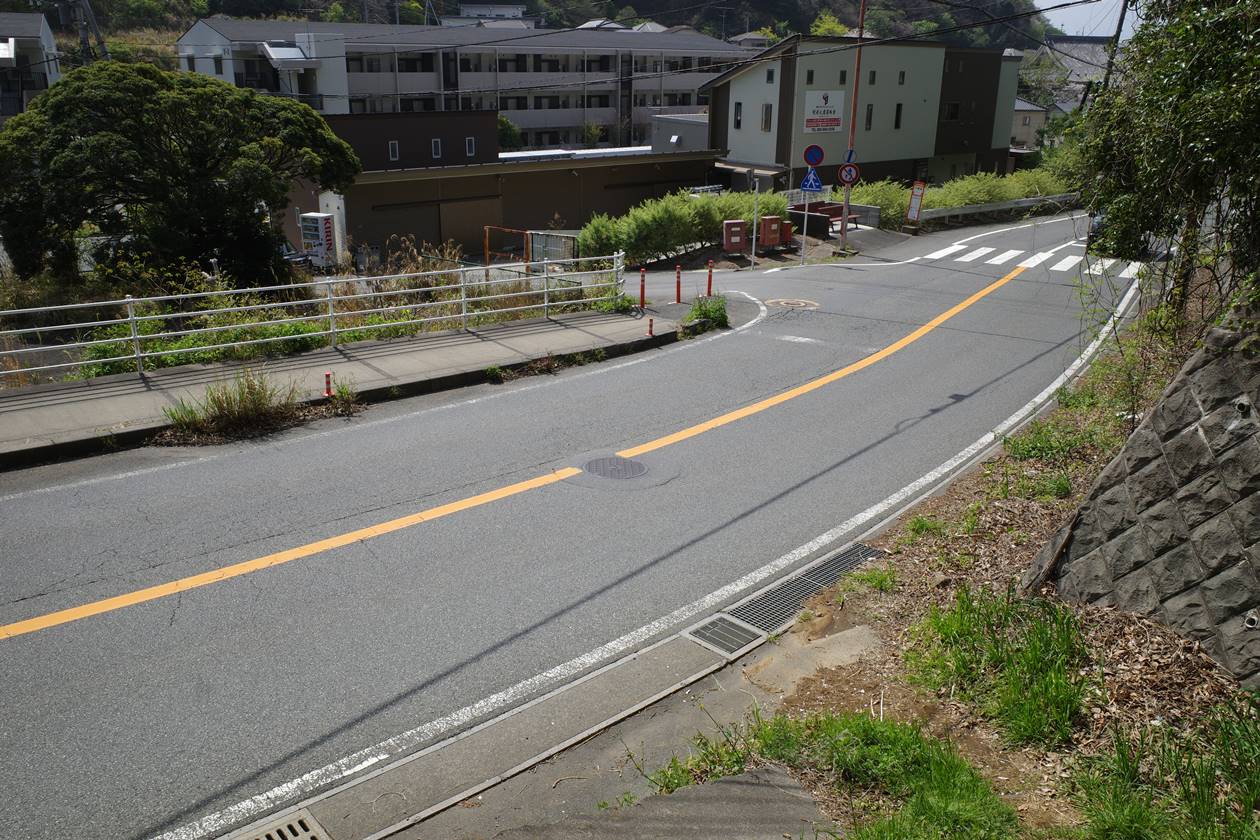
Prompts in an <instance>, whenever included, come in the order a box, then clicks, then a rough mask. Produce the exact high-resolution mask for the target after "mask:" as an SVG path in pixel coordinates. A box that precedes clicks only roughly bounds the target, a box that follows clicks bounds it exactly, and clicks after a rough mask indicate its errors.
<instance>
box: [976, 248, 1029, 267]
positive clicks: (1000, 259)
mask: <svg viewBox="0 0 1260 840" xmlns="http://www.w3.org/2000/svg"><path fill="white" fill-rule="evenodd" d="M1022 253H1024V252H1023V251H1003V252H1002V253H1000V254H998V255H997V256H996V257H994V258H993V259H991V260H985V261H984V264H985V265H1001V264H1002V263H1004V262H1007V261H1009V260H1010V259H1011V257H1018V256H1019V255H1020V254H1022Z"/></svg>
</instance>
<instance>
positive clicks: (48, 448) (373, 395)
mask: <svg viewBox="0 0 1260 840" xmlns="http://www.w3.org/2000/svg"><path fill="white" fill-rule="evenodd" d="M678 340H679V332H678V328H677V327H675V328H674V329H670V330H663V331H660V332H658V333H656V335H653V336H644V337H642V338H637V339H634V340H632V341H622V342H617V343H613V344H608V345H603V346H595V347H591V348H588V349H587V350H585V351H574V352H571V353H559V354H554V355H553V354H549V353H546V354H542V355H538V356H534V357H531V358H529V359H527V360H525V361H521V362H515V363H512V364H509V365H503V366H502V370H505V371H518V370H522V369H524V368H527V367H528V366H529V365H531V364H532V363H534V362H536V361H538V360H539V359H544V358H547V357H548V356H552V357H553V358H555V359H557V360H559V361H569V360H573V359H574V358H575V357H577V356H580V355H585V354H587V353H591V352H594V351H596V350H602V351H603V352H604V354H605V359H613V358H617V357H619V356H628V355H631V354H634V353H641V352H643V351H644V350H652V349H654V348H657V347H663V346H665V345H667V344H673V343H674V342H676V341H678ZM119 376H132V374H119ZM492 381H494V380H492V379H491V377H490V376H489V375H488V374H487V372H486V370H485V369H477V370H467V371H460V372H458V373H451V374H446V375H444V376H437V377H432V378H429V379H415V380H412V381H410V382H395V383H391V384H389V385H378V386H374V387H371V388H366V389H364V390H362V391H360V392H359V398H360V400H361V401H362V402H364V403H368V404H374V403H382V402H389V401H391V400H397V399H405V398H407V397H415V396H420V395H423V394H432V393H436V392H438V391H450V390H454V389H456V388H465V387H468V386H470V385H480V384H483V383H487V382H492ZM324 400H325V397H323V396H322V395H321V396H316V397H310V398H307V399H304V400H301V401H300V402H301V403H302V404H303V405H317V404H320V403H323V402H324ZM169 428H171V424H169V423H166V422H164V421H158V422H147V423H143V422H142V423H137V424H136V425H134V426H129V427H127V428H125V429H120V430H117V431H99V432H93V433H91V434H86V435H83V436H80V437H72V438H67V439H64V440H49V441H44V442H41V443H37V444H35V445H33V446H26V447H23V448H21V449H13V450H10V451H8V452H0V473H2V472H6V471H10V470H16V469H22V468H25V467H34V466H38V465H41V464H49V463H54V462H58V461H68V460H73V459H76V458H85V457H89V456H92V455H101V454H105V453H109V452H118V451H121V450H124V449H135V448H138V447H141V446H144V445H146V444H147V443H149V442H150V441H151V440H153V439H154V438H155V437H157V436H158V435H159V434H161V433H162V432H164V431H166V430H167V429H169Z"/></svg>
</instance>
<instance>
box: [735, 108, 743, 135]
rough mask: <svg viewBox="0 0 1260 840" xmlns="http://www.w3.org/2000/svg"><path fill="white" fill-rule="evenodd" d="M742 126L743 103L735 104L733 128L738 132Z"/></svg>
mask: <svg viewBox="0 0 1260 840" xmlns="http://www.w3.org/2000/svg"><path fill="white" fill-rule="evenodd" d="M743 124H744V103H743V102H736V103H735V128H736V130H738V129H739V128H740V127H742V126H743Z"/></svg>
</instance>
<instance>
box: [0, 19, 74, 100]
mask: <svg viewBox="0 0 1260 840" xmlns="http://www.w3.org/2000/svg"><path fill="white" fill-rule="evenodd" d="M60 78H61V65H60V62H59V60H58V58H57V45H56V43H55V42H54V41H53V33H52V29H51V28H49V26H48V21H47V20H46V19H45V18H44V16H43V15H42V14H38V13H29V14H28V13H21V12H13V13H9V12H3V13H0V124H3V123H4V121H5V120H6V119H8V118H9V117H11V116H14V115H15V114H20V113H22V112H23V111H25V110H26V106H27V105H29V104H30V102H31V99H33V98H34V97H36V96H38V95H39V94H40V93H42V92H43V91H45V90H47V89H48V86H49V85H51V84H53V83H54V82H56V81H57V80H58V79H60Z"/></svg>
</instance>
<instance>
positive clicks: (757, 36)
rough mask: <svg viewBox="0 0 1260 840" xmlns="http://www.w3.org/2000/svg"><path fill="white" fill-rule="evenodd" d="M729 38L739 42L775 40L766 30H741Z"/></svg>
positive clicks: (733, 41)
mask: <svg viewBox="0 0 1260 840" xmlns="http://www.w3.org/2000/svg"><path fill="white" fill-rule="evenodd" d="M727 40H728V41H731V42H732V43H739V42H740V41H773V40H774V39H773V38H771V37H770V36H769V35H767V34H765V33H764V32H741V33H740V34H738V35H736V36H734V37H732V38H727Z"/></svg>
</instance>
